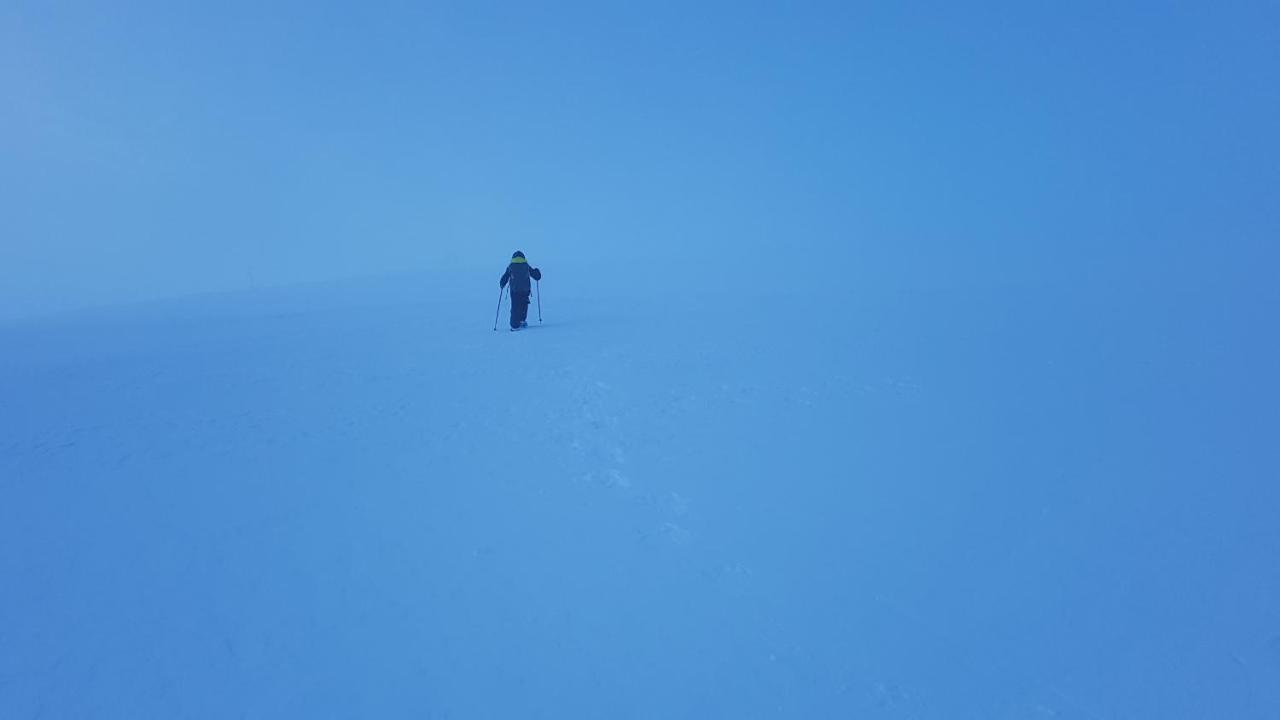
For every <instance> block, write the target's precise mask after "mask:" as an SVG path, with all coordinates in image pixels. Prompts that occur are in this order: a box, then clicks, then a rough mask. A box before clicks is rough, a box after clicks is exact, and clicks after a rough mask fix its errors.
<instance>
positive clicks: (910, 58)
mask: <svg viewBox="0 0 1280 720" xmlns="http://www.w3.org/2000/svg"><path fill="white" fill-rule="evenodd" d="M1277 27H1280V8H1277V6H1276V5H1275V4H1274V3H1267V2H1256V3H1212V4H1211V3H1180V4H1171V3H1120V4H1116V3H1090V2H1085V3H1069V4H1044V3H970V4H957V3H935V4H901V3H893V4H890V3H884V4H874V5H872V4H855V3H770V4H766V3H736V2H735V3H698V4H688V3H643V4H634V3H627V4H623V3H618V4H599V3H581V4H568V3H555V4H549V5H544V4H515V5H513V4H510V3H457V4H430V3H374V4H368V5H365V4H355V3H350V4H347V3H342V4H326V3H272V4H270V6H269V7H263V6H262V5H261V4H259V3H218V4H216V6H215V5H208V4H186V3H178V4H174V3H149V2H138V3H127V4H123V5H121V4H117V3H76V2H72V3H32V2H18V3H16V4H14V3H9V4H6V6H5V7H4V9H0V88H2V89H3V102H4V107H5V111H4V112H3V113H0V155H2V157H3V158H4V161H3V162H2V163H0V210H2V211H3V212H0V303H3V306H4V309H3V311H2V313H0V314H2V315H3V316H4V317H9V318H12V317H18V316H23V315H30V314H38V313H43V312H49V311H55V310H60V309H67V308H74V307H79V306H83V305H90V304H98V303H110V302H123V301H132V300H137V299H146V298H155V297H165V296H172V295H182V294H187V293H193V292H204V291H210V290H214V291H223V290H231V291H235V290H240V289H245V288H248V287H250V286H253V285H274V284H289V283H296V282H305V281H312V280H324V279H331V278H338V277H344V276H350V275H370V274H381V273H388V272H401V271H406V270H408V271H418V270H434V271H443V272H458V273H464V272H477V273H480V272H481V271H483V274H484V276H485V281H486V282H488V278H487V275H488V274H493V273H495V272H500V271H501V263H502V260H503V258H505V257H506V256H507V255H508V254H509V253H510V251H511V250H513V249H515V248H517V247H519V248H522V249H524V250H526V251H527V252H529V253H530V255H531V257H533V258H534V259H535V261H538V260H539V259H540V262H541V263H543V264H546V265H549V266H555V267H557V268H562V269H570V268H571V269H572V272H577V273H582V274H596V275H601V274H608V273H612V272H615V269H616V268H617V267H618V266H619V264H620V263H628V264H633V265H634V266H635V267H641V268H645V269H648V270H660V271H661V272H663V273H664V274H667V275H669V276H670V277H671V278H672V280H671V282H673V283H676V284H682V283H687V284H689V285H694V284H716V283H723V282H726V281H727V282H736V283H740V282H743V280H742V279H741V278H734V277H733V276H734V270H733V268H736V267H742V266H749V267H751V268H754V269H757V270H767V271H769V272H771V273H774V274H775V275H774V276H775V277H777V276H781V277H785V278H793V279H795V281H796V282H804V283H816V284H820V283H826V282H831V280H832V278H833V273H840V274H841V276H842V277H849V278H852V279H853V280H854V281H855V282H857V283H858V284H861V285H872V284H892V285H905V286H920V287H931V286H936V285H942V284H950V285H954V284H961V285H963V284H971V283H972V284H990V283H1014V284H1030V285H1045V284H1048V285H1060V286H1063V287H1067V288H1076V287H1080V286H1081V285H1091V284H1099V285H1129V286H1132V287H1133V288H1134V289H1135V291H1138V292H1141V291H1143V290H1144V289H1145V290H1152V291H1154V290H1159V289H1163V288H1168V287H1177V286H1181V285H1184V284H1189V285H1196V286H1204V285H1214V286H1221V287H1223V288H1239V287H1242V286H1253V285H1258V286H1261V285H1263V284H1266V283H1268V282H1269V281H1270V279H1271V278H1273V277H1274V273H1272V272H1269V271H1267V270H1266V268H1267V267H1269V266H1270V265H1272V264H1273V263H1274V261H1275V259H1276V258H1275V251H1274V249H1272V245H1273V241H1272V239H1273V238H1274V237H1276V236H1278V235H1280V232H1277V231H1280V209H1278V207H1277V206H1278V205H1280V203H1278V202H1277V200H1276V197H1275V188H1276V187H1280V152H1278V150H1280V141H1278V140H1277V136H1276V133H1275V131H1274V128H1275V127H1280V89H1278V88H1280V49H1278V48H1280V42H1277V37H1276V36H1277V30H1276V28H1277ZM726 278H727V280H726ZM748 282H753V280H748Z"/></svg>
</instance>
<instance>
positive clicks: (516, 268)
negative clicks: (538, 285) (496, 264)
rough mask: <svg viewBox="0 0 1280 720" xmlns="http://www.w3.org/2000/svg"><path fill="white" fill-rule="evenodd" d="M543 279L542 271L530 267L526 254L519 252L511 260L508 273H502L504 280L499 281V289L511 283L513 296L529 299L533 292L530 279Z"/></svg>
mask: <svg viewBox="0 0 1280 720" xmlns="http://www.w3.org/2000/svg"><path fill="white" fill-rule="evenodd" d="M530 278H532V279H534V280H541V279H542V271H541V270H539V269H538V268H531V267H529V261H528V260H525V257H524V253H520V252H517V253H516V254H515V255H514V256H512V258H511V264H510V265H508V266H507V271H506V272H504V273H502V279H501V280H499V281H498V287H506V286H507V283H511V295H512V296H513V297H515V296H521V295H523V296H525V297H528V295H529V292H530V290H531V288H530V283H529V279H530Z"/></svg>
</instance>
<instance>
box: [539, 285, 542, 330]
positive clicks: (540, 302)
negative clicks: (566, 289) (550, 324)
mask: <svg viewBox="0 0 1280 720" xmlns="http://www.w3.org/2000/svg"><path fill="white" fill-rule="evenodd" d="M538 324H539V325H541V324H542V281H541V280H539V281H538Z"/></svg>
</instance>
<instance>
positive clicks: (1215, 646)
mask: <svg viewBox="0 0 1280 720" xmlns="http://www.w3.org/2000/svg"><path fill="white" fill-rule="evenodd" d="M500 269H501V268H500V267H498V268H495V273H494V276H493V277H492V278H489V277H488V276H483V277H479V276H477V277H475V278H467V280H468V281H469V282H468V283H462V282H459V283H457V284H456V285H449V284H447V283H442V282H436V281H423V282H421V283H419V282H415V281H413V279H411V278H400V279H387V280H371V281H368V282H366V283H362V284H356V285H341V286H339V285H330V286H315V287H304V288H294V289H283V290H259V291H256V292H250V293H242V294H233V295H221V296H206V297H197V298H190V299H185V300H177V301H166V302H161V303H155V304H149V305H140V306H134V307H122V308H115V309H109V310H102V311H95V312H92V313H81V314H79V315H70V316H63V317H58V318H52V319H45V320H32V321H26V322H24V323H21V324H16V325H10V326H8V327H5V328H3V329H0V349H2V350H0V717H3V718H183V717H192V718H231V717H247V718H283V717H298V718H304V717H305V718H320V717H342V718H378V717H414V718H715V717H722V718H775V717H777V718H782V717H785V718H947V719H950V718H1010V719H1014V718H1033V719H1038V720H1048V719H1050V718H1061V719H1067V718H1086V719H1097V718H1163V719H1169V718H1206V717H1217V718H1274V717H1277V716H1278V715H1280V562H1278V560H1280V490H1278V489H1277V488H1278V483H1277V478H1280V474H1277V468H1278V467H1280V463H1277V445H1280V443H1277V432H1276V431H1277V428H1280V423H1278V422H1277V414H1276V400H1277V393H1276V381H1275V379H1274V375H1275V370H1276V368H1277V367H1280V363H1278V362H1277V360H1278V358H1277V357H1276V352H1275V349H1274V348H1271V347H1267V346H1265V345H1264V343H1262V342H1260V341H1259V339H1258V335H1257V333H1264V332H1274V330H1273V329H1266V328H1269V327H1271V326H1270V325H1269V324H1268V323H1269V322H1271V323H1273V322H1274V317H1270V318H1269V317H1268V313H1267V312H1266V309H1265V308H1266V305H1265V304H1258V305H1256V306H1253V307H1252V309H1249V308H1248V307H1247V306H1245V305H1241V306H1240V307H1233V308H1232V309H1231V312H1232V322H1229V323H1224V322H1222V321H1221V315H1222V313H1223V312H1224V309H1223V308H1222V307H1221V306H1220V305H1217V304H1215V303H1213V302H1206V301H1205V299H1204V298H1180V297H1174V296H1170V297H1162V298H1154V297H1145V298H1143V297H1121V296H1087V295H1085V294H1062V293H1054V292H1051V291H1048V290H1043V289H1041V290H1033V289H1028V288H1017V287H1008V288H986V289H983V290H973V289H965V288H955V289H952V290H946V291H942V290H935V291H932V292H925V291H908V290H896V291H879V292H870V291H868V292H860V291H859V289H857V288H849V289H846V290H845V291H843V292H840V293H834V294H830V295H821V296H820V295H818V294H812V295H806V294H803V293H789V294H787V295H778V296H768V295H765V294H751V293H746V292H742V293H734V292H723V293H721V292H707V293H703V294H699V293H692V292H690V293H685V294H678V293H672V294H662V295H658V296H649V295H646V294H645V293H643V292H640V291H636V292H627V293H623V294H618V293H594V292H591V291H589V290H587V289H578V290H576V291H575V290H573V289H572V288H566V287H564V283H562V284H561V285H557V284H556V283H555V282H553V280H554V279H555V278H556V275H555V274H554V271H555V269H554V268H544V269H545V270H546V271H547V272H548V275H547V277H548V280H546V281H544V282H543V283H542V291H543V293H544V297H543V314H544V323H543V324H542V325H541V326H539V325H538V321H537V307H536V305H535V307H534V308H533V309H532V310H531V313H530V316H531V324H532V325H533V326H534V327H531V328H529V329H528V330H527V331H523V332H519V333H510V332H507V331H506V328H505V322H502V323H500V329H499V332H494V331H493V330H492V329H491V314H492V312H493V308H494V302H495V300H496V293H497V287H496V282H494V281H496V279H497V272H498V271H500ZM471 281H473V282H471ZM487 286H489V287H490V289H488V290H485V289H483V288H485V287H487ZM637 290H639V288H637ZM1242 312H1243V313H1245V316H1244V317H1242V316H1241V313H1242ZM504 313H505V308H504ZM1250 313H1252V314H1250ZM503 320H505V318H503ZM1249 327H1253V328H1254V330H1255V331H1256V332H1249V331H1247V330H1246V328H1249Z"/></svg>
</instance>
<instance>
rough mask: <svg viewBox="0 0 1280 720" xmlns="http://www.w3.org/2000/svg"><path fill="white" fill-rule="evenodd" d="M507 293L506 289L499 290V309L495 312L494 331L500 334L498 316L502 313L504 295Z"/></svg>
mask: <svg viewBox="0 0 1280 720" xmlns="http://www.w3.org/2000/svg"><path fill="white" fill-rule="evenodd" d="M506 291H507V289H506V288H504V287H500V288H498V309H497V310H494V311H493V331H494V332H498V315H499V314H501V313H502V295H503V293H505V292H506Z"/></svg>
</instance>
